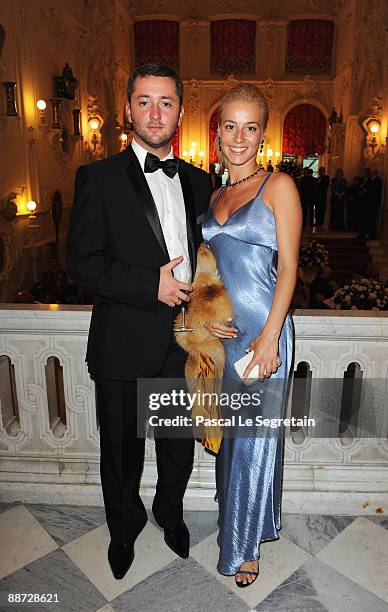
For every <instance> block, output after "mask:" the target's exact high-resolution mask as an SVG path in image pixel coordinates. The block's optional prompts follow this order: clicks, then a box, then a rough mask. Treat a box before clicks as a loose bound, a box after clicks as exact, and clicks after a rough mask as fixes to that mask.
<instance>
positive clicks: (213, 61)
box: [210, 19, 256, 74]
mask: <svg viewBox="0 0 388 612" xmlns="http://www.w3.org/2000/svg"><path fill="white" fill-rule="evenodd" d="M255 59H256V22H255V21H248V20H247V19H225V20H222V21H212V22H211V51H210V70H211V71H212V72H217V73H218V74H231V73H233V74H243V73H246V72H249V73H253V72H255V65H256V61H255Z"/></svg>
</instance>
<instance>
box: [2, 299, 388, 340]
mask: <svg viewBox="0 0 388 612" xmlns="http://www.w3.org/2000/svg"><path fill="white" fill-rule="evenodd" d="M91 310H92V307H91V306H80V305H61V304H0V334H1V333H3V334H4V333H6V334H7V333H12V332H14V333H22V334H29V333H30V334H36V333H40V334H43V335H51V334H73V335H77V334H81V335H85V334H87V332H88V329H89V322H90V315H91ZM293 321H294V324H295V332H296V337H303V338H323V337H326V338H327V339H329V338H330V337H331V338H335V339H337V340H338V339H342V340H347V339H349V338H351V339H352V340H355V339H356V338H360V339H365V340H368V341H374V340H376V341H382V340H383V341H385V340H387V341H388V312H380V311H375V310H364V311H361V310H357V311H354V310H307V309H306V310H301V309H297V310H295V311H293Z"/></svg>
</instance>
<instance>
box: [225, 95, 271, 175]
mask: <svg viewBox="0 0 388 612" xmlns="http://www.w3.org/2000/svg"><path fill="white" fill-rule="evenodd" d="M235 100H242V101H244V102H253V103H254V104H257V105H258V107H259V108H260V110H261V112H262V114H263V129H264V131H265V129H266V127H267V124H268V119H269V107H268V102H267V98H266V97H265V95H264V94H263V92H262V91H261V89H259V87H256V85H252V84H251V83H239V84H238V85H235V87H232V89H230V90H229V91H228V92H227V93H226V94H225V95H224V97H223V98H222V100H221V104H220V107H219V119H218V127H219V128H220V121H221V115H222V111H223V110H224V107H225V105H226V104H228V103H229V102H234V101H235ZM218 142H219V141H218V137H217V138H216V139H215V141H214V147H215V154H216V156H217V158H218V163H219V164H220V165H221V169H222V171H224V170H225V168H226V167H227V164H226V161H227V160H226V158H225V155H224V154H223V153H222V151H221V148H220V146H219V143H218Z"/></svg>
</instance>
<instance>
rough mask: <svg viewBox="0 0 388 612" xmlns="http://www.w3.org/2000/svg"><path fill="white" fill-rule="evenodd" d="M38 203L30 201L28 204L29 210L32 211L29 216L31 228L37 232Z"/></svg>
mask: <svg viewBox="0 0 388 612" xmlns="http://www.w3.org/2000/svg"><path fill="white" fill-rule="evenodd" d="M36 206H37V204H36V202H34V200H30V201H29V202H27V208H28V210H29V211H30V214H29V215H28V218H29V220H30V224H29V226H28V227H29V228H30V229H33V230H36V229H37V228H38V227H39V225H38V223H37V222H36V214H35V210H36Z"/></svg>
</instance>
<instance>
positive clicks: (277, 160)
mask: <svg viewBox="0 0 388 612" xmlns="http://www.w3.org/2000/svg"><path fill="white" fill-rule="evenodd" d="M275 157H276V163H277V164H278V163H279V157H280V152H279V151H275Z"/></svg>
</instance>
